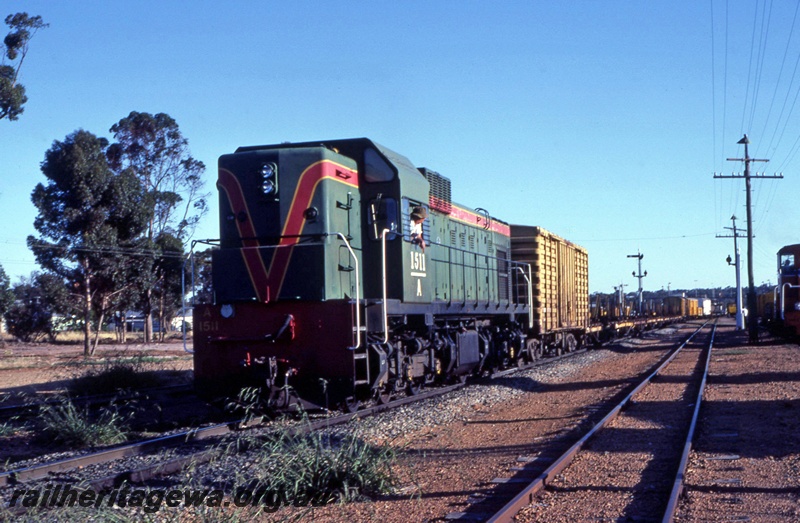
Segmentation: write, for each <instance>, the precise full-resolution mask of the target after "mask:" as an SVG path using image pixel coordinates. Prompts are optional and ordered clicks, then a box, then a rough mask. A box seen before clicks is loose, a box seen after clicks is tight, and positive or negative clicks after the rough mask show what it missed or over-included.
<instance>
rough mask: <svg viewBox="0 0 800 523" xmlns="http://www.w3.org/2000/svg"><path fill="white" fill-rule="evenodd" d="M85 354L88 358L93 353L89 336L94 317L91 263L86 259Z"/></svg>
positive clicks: (84, 291)
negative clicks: (90, 273) (90, 274)
mask: <svg viewBox="0 0 800 523" xmlns="http://www.w3.org/2000/svg"><path fill="white" fill-rule="evenodd" d="M83 270H84V276H83V356H84V357H85V358H88V357H89V356H91V355H92V351H91V350H90V347H89V338H90V337H91V333H92V326H91V323H90V321H91V319H92V289H91V278H90V276H89V263H88V262H87V261H86V260H84V262H83Z"/></svg>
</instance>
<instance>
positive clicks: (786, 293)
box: [776, 244, 800, 335]
mask: <svg viewBox="0 0 800 523" xmlns="http://www.w3.org/2000/svg"><path fill="white" fill-rule="evenodd" d="M776 305H777V307H776V310H777V311H778V316H777V318H776V319H777V320H778V321H780V322H782V323H783V325H784V327H785V328H786V329H787V330H789V331H790V332H791V333H792V334H794V335H798V334H800V244H796V245H787V246H786V247H784V248H782V249H781V250H779V251H778V302H777V304H776Z"/></svg>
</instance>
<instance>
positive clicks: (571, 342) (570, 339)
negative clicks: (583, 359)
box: [564, 334, 578, 352]
mask: <svg viewBox="0 0 800 523" xmlns="http://www.w3.org/2000/svg"><path fill="white" fill-rule="evenodd" d="M577 348H578V340H576V339H575V336H574V335H572V334H567V337H566V338H565V339H564V352H575V350H576V349H577Z"/></svg>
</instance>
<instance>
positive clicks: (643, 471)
mask: <svg viewBox="0 0 800 523" xmlns="http://www.w3.org/2000/svg"><path fill="white" fill-rule="evenodd" d="M715 328H716V326H715V325H707V324H704V325H703V326H701V327H700V328H698V329H697V330H696V331H695V332H694V333H692V335H691V336H689V337H688V339H687V340H686V341H685V342H684V343H682V344H681V345H680V346H679V347H678V348H676V349H675V350H674V351H672V352H671V353H670V354H669V355H668V356H667V357H666V358H665V359H664V360H663V361H662V362H661V363H660V364H659V365H658V367H657V368H656V369H655V370H653V371H652V372H651V373H649V374H648V375H647V377H646V378H645V379H643V380H642V381H641V382H640V383H639V384H637V385H636V386H635V387H634V388H633V390H632V391H631V392H630V393H629V394H627V395H626V396H625V398H624V399H622V401H620V402H619V403H617V404H616V405H615V406H613V407H612V408H611V409H610V410H609V411H608V413H607V414H606V415H605V416H604V417H603V418H602V420H600V421H599V422H598V423H596V424H595V426H594V427H592V428H591V429H590V430H589V431H588V432H586V433H585V434H584V435H583V436H582V437H580V438H579V439H578V441H576V442H575V443H574V444H573V445H572V446H571V447H570V448H569V449H568V450H567V451H566V452H564V453H563V454H562V455H561V456H559V457H554V458H550V459H542V458H543V457H541V456H539V457H523V456H521V457H520V459H519V460H518V461H519V466H518V467H515V470H512V471H510V472H512V474H510V477H507V478H497V479H495V480H494V483H498V484H505V485H509V486H510V488H514V486H516V489H515V490H516V492H517V494H516V495H514V494H508V491H507V490H506V491H505V496H503V495H502V494H501V493H502V492H504V491H503V490H502V489H500V490H498V491H496V494H497V495H496V496H491V497H488V498H486V499H483V500H481V501H480V502H479V503H476V504H475V505H473V506H471V507H470V509H469V510H467V511H465V512H455V513H451V514H449V515H448V516H447V519H450V520H472V521H491V522H501V521H512V520H513V521H574V520H584V519H586V520H591V519H596V518H598V517H601V518H602V517H608V518H611V519H612V520H618V519H620V518H621V519H625V518H629V519H630V520H647V521H653V520H663V521H671V520H672V519H671V518H672V514H673V513H674V510H675V507H676V506H677V500H678V498H679V495H680V491H681V488H682V479H683V470H684V468H685V466H686V460H687V457H688V453H689V448H690V445H691V439H692V436H693V431H694V426H695V423H696V419H697V413H698V411H699V404H700V402H699V400H700V398H701V397H702V390H703V387H704V384H705V376H706V375H707V370H708V358H709V355H710V348H711V346H712V344H713V336H714V330H715ZM703 330H708V331H710V334H709V342H708V343H707V344H706V345H704V346H700V345H698V342H697V341H696V338H699V337H700V336H699V334H700V333H701V331H703ZM665 478H670V479H665ZM520 486H521V488H520ZM509 499H510V501H509Z"/></svg>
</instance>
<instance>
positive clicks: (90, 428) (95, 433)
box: [39, 399, 130, 447]
mask: <svg viewBox="0 0 800 523" xmlns="http://www.w3.org/2000/svg"><path fill="white" fill-rule="evenodd" d="M39 420H40V423H41V430H42V435H43V436H44V437H46V438H51V439H52V440H53V441H56V442H60V443H64V444H65V445H69V446H71V447H90V446H98V445H113V444H115V443H122V442H123V441H125V440H126V439H127V434H126V425H127V423H128V422H129V421H130V416H123V415H121V414H120V413H119V412H118V411H117V410H116V409H114V408H103V409H100V412H99V414H97V415H95V416H93V415H91V414H90V412H89V410H88V409H86V408H84V409H79V408H78V407H76V406H75V404H74V403H72V401H70V400H69V399H65V400H64V401H63V402H62V403H59V404H57V405H46V406H44V407H42V410H41V412H40V415H39Z"/></svg>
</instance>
